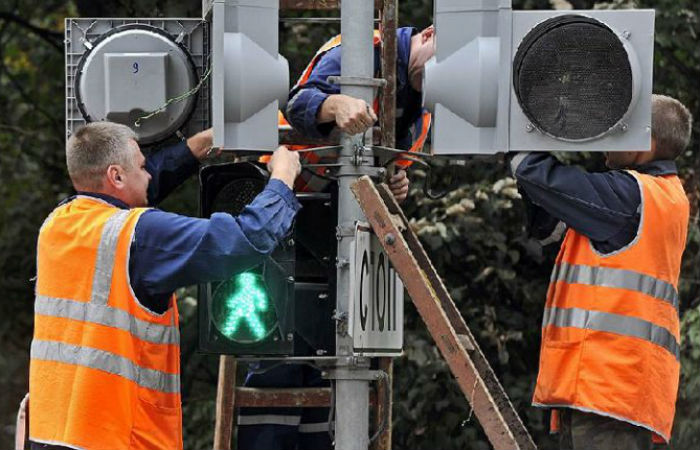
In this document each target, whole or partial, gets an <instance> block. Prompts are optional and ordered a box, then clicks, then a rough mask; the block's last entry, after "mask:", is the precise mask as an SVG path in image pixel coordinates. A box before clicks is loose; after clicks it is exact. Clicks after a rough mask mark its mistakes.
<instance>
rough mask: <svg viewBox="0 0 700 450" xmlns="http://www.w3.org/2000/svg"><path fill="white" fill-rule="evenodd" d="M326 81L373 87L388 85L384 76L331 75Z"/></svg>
mask: <svg viewBox="0 0 700 450" xmlns="http://www.w3.org/2000/svg"><path fill="white" fill-rule="evenodd" d="M326 81H328V82H329V83H331V84H338V85H341V86H342V85H345V86H369V87H373V88H383V87H384V86H386V80H385V79H384V78H364V77H342V76H338V75H331V76H330V77H328V78H327V79H326Z"/></svg>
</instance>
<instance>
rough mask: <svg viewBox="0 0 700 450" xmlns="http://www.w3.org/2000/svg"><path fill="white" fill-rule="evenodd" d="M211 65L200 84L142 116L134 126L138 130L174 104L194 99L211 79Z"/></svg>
mask: <svg viewBox="0 0 700 450" xmlns="http://www.w3.org/2000/svg"><path fill="white" fill-rule="evenodd" d="M211 67H212V66H211V64H209V67H208V68H207V71H206V72H205V73H204V75H202V77H201V78H200V79H199V83H197V85H196V86H195V87H193V88H192V89H190V90H189V91H187V92H184V93H182V94H180V95H178V96H176V97H172V98H169V99H168V100H167V101H166V102H165V103H163V104H162V105H161V106H160V107H159V108H157V109H154V110H153V111H150V112H147V113H146V114H144V115H142V116H141V117H139V118H138V119H136V121H135V122H134V126H135V127H136V128H138V127H140V126H141V121H143V120H148V119H150V118H151V117H154V116H157V115H158V114H161V113H163V112H165V109H166V108H167V107H168V106H170V105H171V104H173V103H177V102H181V101H183V100H185V99H187V98H189V97H192V96H193V95H194V94H196V93H197V92H199V90H200V89H201V88H202V85H203V84H204V82H205V81H206V80H207V78H209V75H210V74H211Z"/></svg>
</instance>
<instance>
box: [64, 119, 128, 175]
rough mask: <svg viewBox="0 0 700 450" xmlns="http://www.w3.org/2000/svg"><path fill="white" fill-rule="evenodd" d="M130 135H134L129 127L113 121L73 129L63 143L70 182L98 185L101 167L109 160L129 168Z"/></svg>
mask: <svg viewBox="0 0 700 450" xmlns="http://www.w3.org/2000/svg"><path fill="white" fill-rule="evenodd" d="M131 139H133V140H136V139H137V136H136V133H134V131H133V130H132V129H131V128H129V127H127V126H126V125H122V124H118V123H113V122H106V121H105V122H102V121H100V122H92V123H88V124H87V125H83V126H82V127H80V128H79V129H78V130H76V132H75V133H73V135H72V136H71V137H70V139H68V143H67V144H66V163H67V165H68V175H70V178H71V181H73V186H75V188H76V189H78V188H80V189H100V187H101V184H102V177H103V176H104V173H105V170H107V167H109V166H110V165H111V164H119V165H121V166H123V167H125V168H130V167H131V166H132V165H133V162H132V154H131V153H132V152H131V150H130V147H129V141H130V140H131Z"/></svg>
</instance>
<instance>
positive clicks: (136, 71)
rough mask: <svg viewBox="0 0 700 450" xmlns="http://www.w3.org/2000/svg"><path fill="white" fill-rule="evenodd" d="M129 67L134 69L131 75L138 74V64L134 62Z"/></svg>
mask: <svg viewBox="0 0 700 450" xmlns="http://www.w3.org/2000/svg"><path fill="white" fill-rule="evenodd" d="M131 67H133V68H134V71H133V72H131V73H138V72H139V63H137V62H135V63H134V64H133V65H132V66H131Z"/></svg>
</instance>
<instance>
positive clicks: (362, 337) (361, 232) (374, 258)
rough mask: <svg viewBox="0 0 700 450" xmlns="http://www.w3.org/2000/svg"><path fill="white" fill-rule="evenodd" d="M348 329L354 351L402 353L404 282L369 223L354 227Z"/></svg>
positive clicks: (362, 352) (373, 354)
mask: <svg viewBox="0 0 700 450" xmlns="http://www.w3.org/2000/svg"><path fill="white" fill-rule="evenodd" d="M351 256H352V258H351V263H350V264H351V265H350V286H352V292H351V293H350V299H351V305H352V307H351V308H350V314H349V319H348V330H349V333H350V334H351V335H352V338H353V352H354V353H355V354H356V355H365V356H397V355H400V354H401V352H402V350H403V283H402V282H401V279H400V278H399V277H398V275H397V274H396V271H395V270H394V268H393V267H392V266H391V263H390V262H389V258H388V257H387V255H386V253H385V252H384V249H383V248H382V246H381V244H380V243H379V241H378V240H377V237H376V236H375V235H374V233H372V230H371V228H370V227H369V225H368V224H366V223H362V222H360V223H358V224H357V225H356V227H355V242H354V245H353V247H352V251H351Z"/></svg>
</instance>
